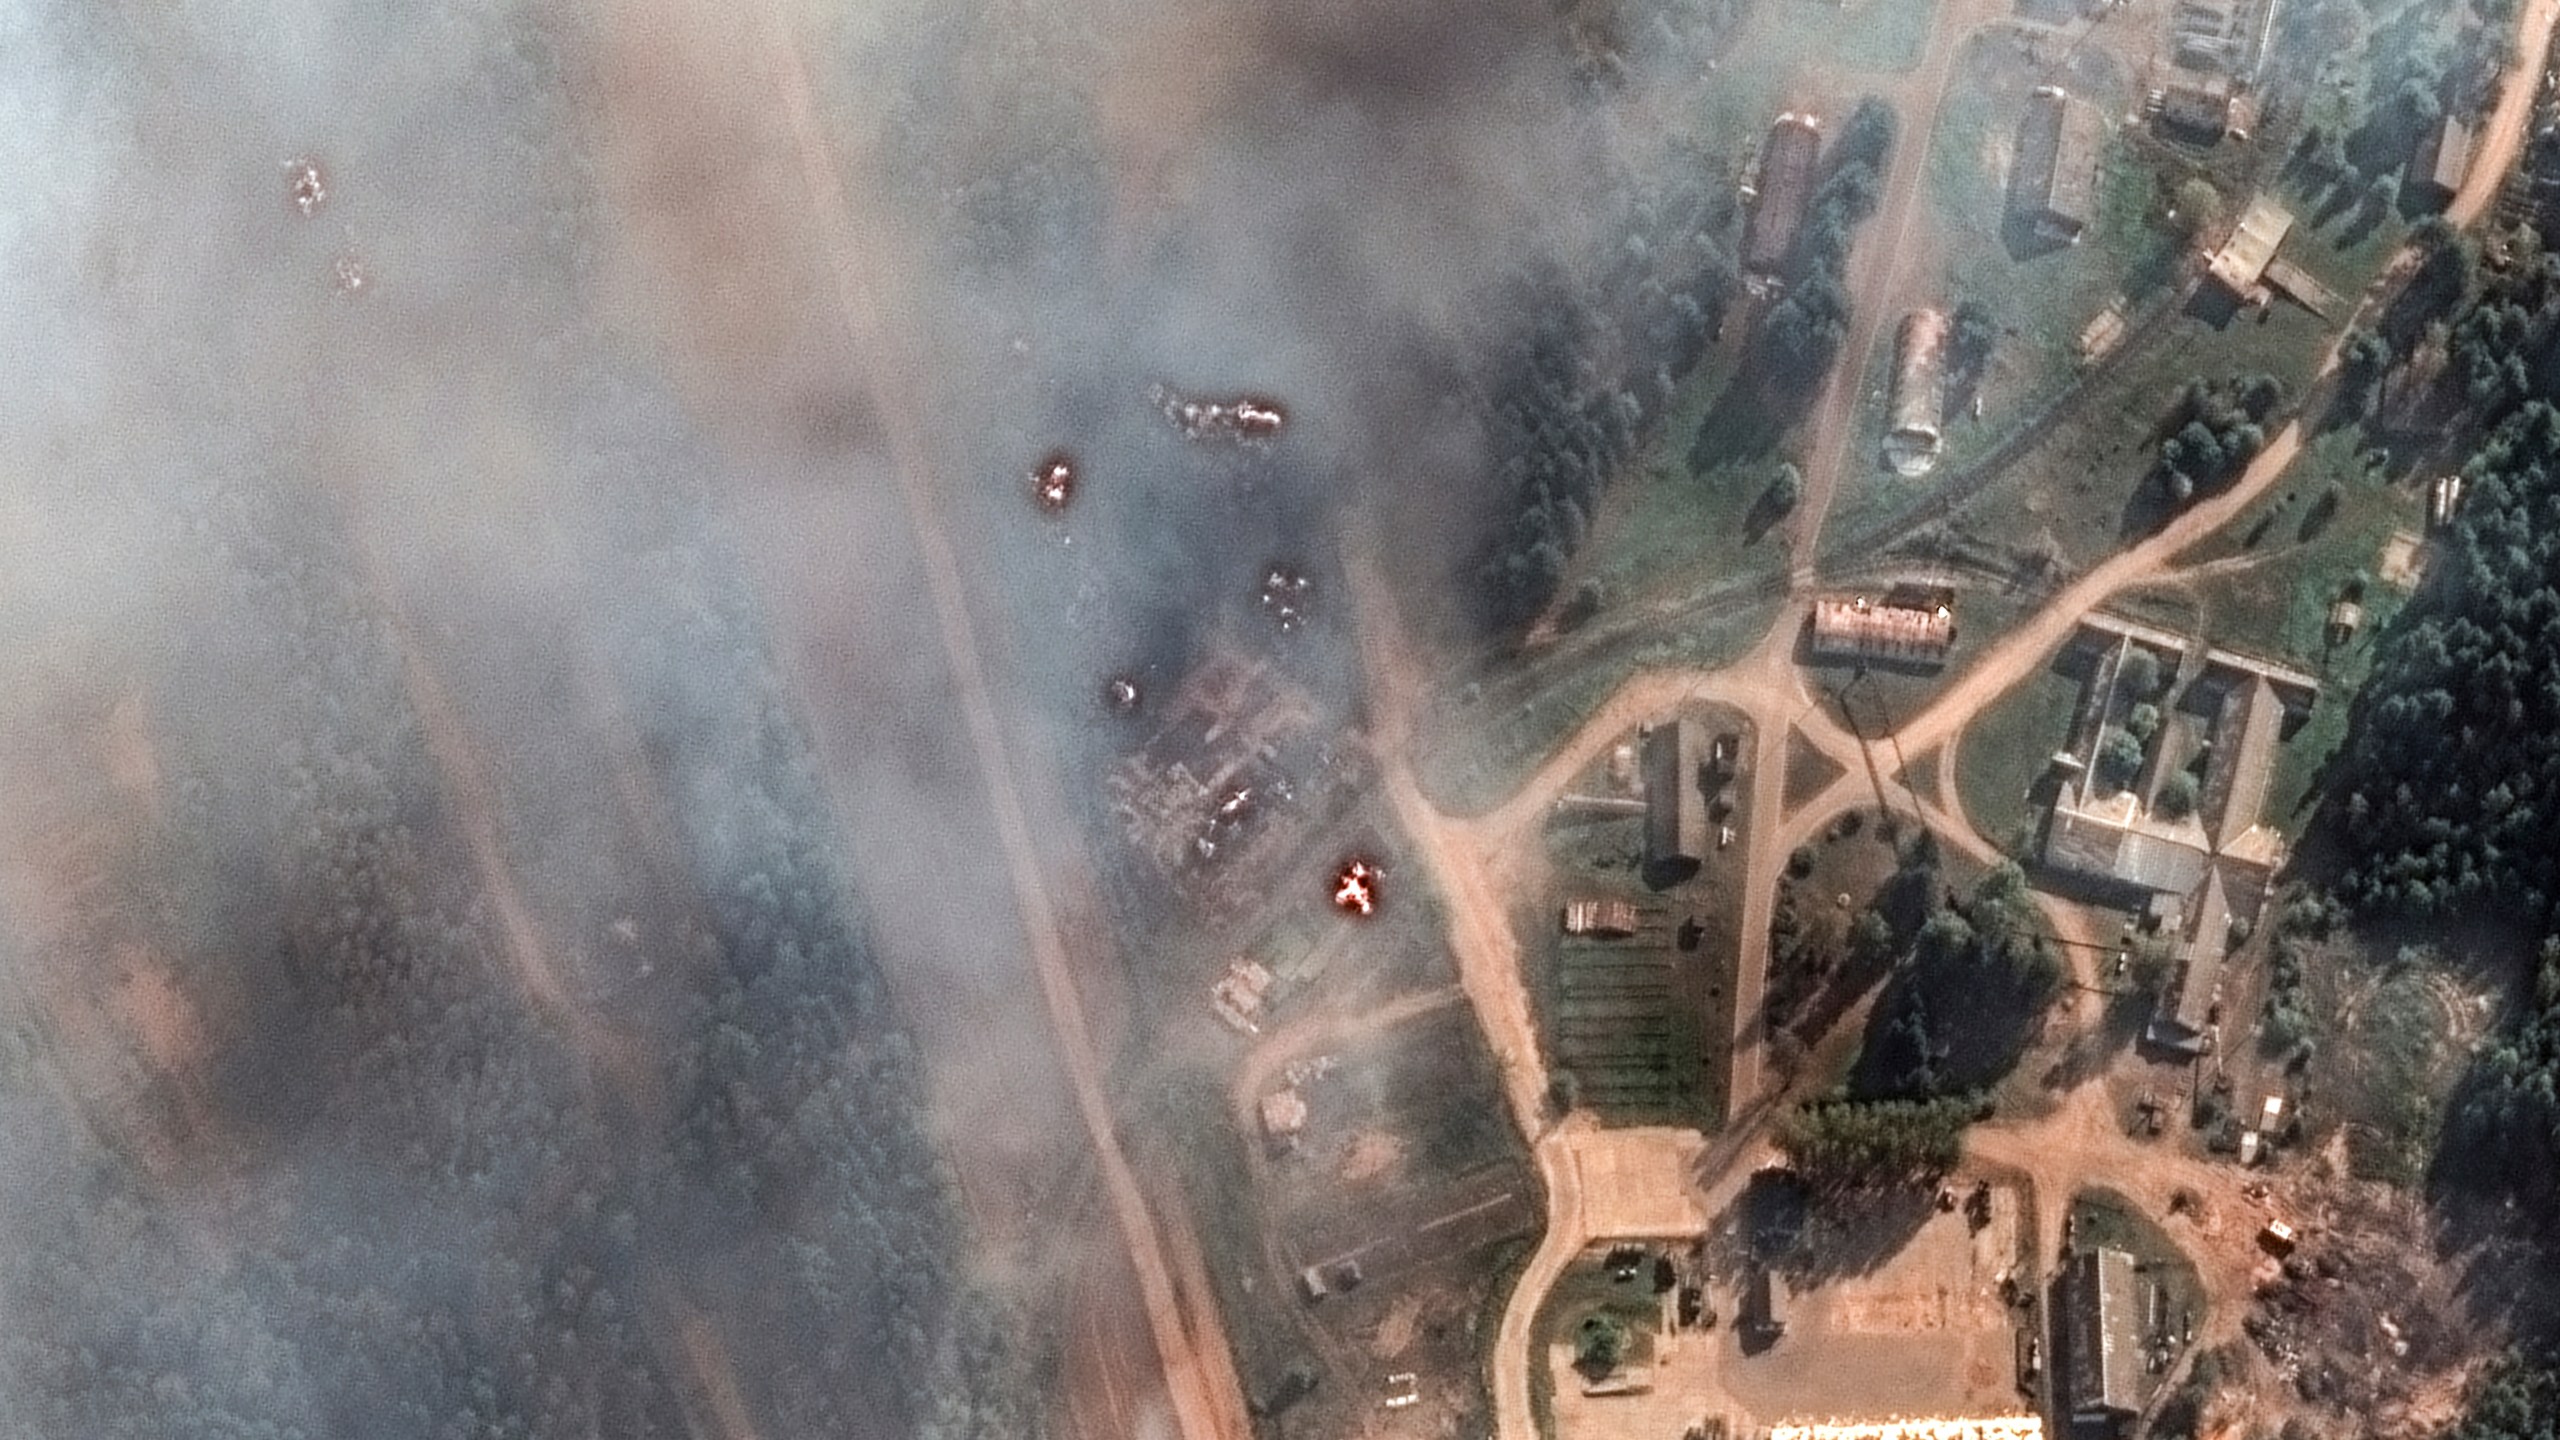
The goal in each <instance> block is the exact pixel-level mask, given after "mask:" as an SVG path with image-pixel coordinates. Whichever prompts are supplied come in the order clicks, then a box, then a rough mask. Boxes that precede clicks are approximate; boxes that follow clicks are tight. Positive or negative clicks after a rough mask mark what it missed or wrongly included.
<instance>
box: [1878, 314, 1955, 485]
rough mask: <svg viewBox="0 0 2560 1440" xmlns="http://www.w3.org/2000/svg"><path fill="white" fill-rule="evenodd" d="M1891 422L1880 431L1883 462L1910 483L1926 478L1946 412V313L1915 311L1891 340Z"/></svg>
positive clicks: (1933, 462)
mask: <svg viewBox="0 0 2560 1440" xmlns="http://www.w3.org/2000/svg"><path fill="white" fill-rule="evenodd" d="M1891 411H1892V417H1891V423H1890V425H1889V426H1888V428H1887V429H1886V431H1885V437H1884V458H1885V463H1887V464H1889V465H1891V466H1892V467H1893V473H1895V474H1897V475H1900V476H1902V477H1904V478H1905V479H1910V478H1913V477H1917V476H1921V475H1926V474H1928V473H1929V470H1930V468H1931V467H1933V466H1935V465H1936V464H1937V463H1938V451H1939V450H1940V449H1941V448H1943V447H1944V445H1945V444H1946V436H1945V434H1944V432H1943V431H1941V430H1940V429H1939V424H1940V422H1941V421H1943V420H1944V419H1945V418H1946V413H1947V312H1946V311H1944V310H1914V311H1912V312H1911V313H1910V314H1908V315H1905V316H1903V317H1902V328H1901V330H1900V331H1899V332H1898V333H1897V334H1896V335H1895V337H1894V346H1893V399H1892V405H1891Z"/></svg>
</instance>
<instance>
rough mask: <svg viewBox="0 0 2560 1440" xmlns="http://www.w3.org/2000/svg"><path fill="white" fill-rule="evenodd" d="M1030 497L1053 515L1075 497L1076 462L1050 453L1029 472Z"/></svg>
mask: <svg viewBox="0 0 2560 1440" xmlns="http://www.w3.org/2000/svg"><path fill="white" fill-rule="evenodd" d="M1031 498H1032V499H1033V500H1035V501H1038V502H1039V505H1040V508H1041V509H1043V510H1046V511H1048V512H1049V513H1050V514H1052V515H1055V514H1057V513H1058V512H1059V511H1061V510H1064V509H1066V508H1067V502H1068V501H1070V500H1073V499H1074V498H1076V462H1075V461H1073V460H1071V459H1069V458H1067V457H1066V456H1065V455H1063V454H1060V455H1052V456H1050V457H1049V458H1048V459H1046V460H1043V461H1041V462H1040V465H1039V468H1037V469H1035V470H1033V471H1032V472H1031Z"/></svg>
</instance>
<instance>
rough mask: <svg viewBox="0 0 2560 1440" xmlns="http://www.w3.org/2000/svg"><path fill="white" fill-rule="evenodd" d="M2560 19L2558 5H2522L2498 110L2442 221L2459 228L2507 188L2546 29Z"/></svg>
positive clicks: (2550, 0)
mask: <svg viewBox="0 0 2560 1440" xmlns="http://www.w3.org/2000/svg"><path fill="white" fill-rule="evenodd" d="M2554 19H2560V0H2526V4H2525V7H2524V14H2523V15H2522V16H2520V17H2518V19H2517V22H2516V58H2515V60H2514V61H2513V63H2511V64H2509V65H2508V66H2507V69H2506V74H2505V76H2504V77H2503V78H2502V79H2501V80H2500V81H2499V88H2498V106H2497V108H2496V109H2495V110H2492V111H2490V112H2489V121H2488V124H2487V125H2485V126H2483V127H2482V129H2481V131H2480V133H2479V136H2478V138H2477V139H2475V140H2473V142H2472V146H2471V172H2470V173H2469V174H2467V175H2465V176H2463V177H2462V188H2461V189H2460V190H2459V191H2457V192H2455V194H2454V197H2453V203H2452V204H2450V205H2448V206H2446V207H2445V212H2444V218H2445V219H2446V220H2447V221H2449V222H2451V223H2452V224H2453V225H2454V227H2455V228H2457V229H2459V228H2462V227H2465V226H2468V225H2469V224H2471V222H2473V221H2474V220H2477V219H2479V218H2480V217H2481V216H2482V215H2485V214H2487V213H2488V211H2489V207H2490V205H2492V204H2493V203H2495V202H2496V200H2497V198H2498V192H2499V191H2500V190H2501V189H2503V188H2504V187H2505V185H2506V180H2507V172H2508V171H2510V170H2513V169H2514V168H2515V166H2516V160H2517V158H2518V157H2520V156H2521V155H2523V153H2524V142H2525V131H2526V127H2527V126H2529V125H2530V124H2532V122H2533V101H2534V96H2535V93H2536V92H2537V91H2538V90H2540V89H2541V84H2542V67H2543V64H2544V63H2545V61H2546V60H2547V59H2548V58H2549V56H2550V53H2551V25H2552V22H2553V20H2554Z"/></svg>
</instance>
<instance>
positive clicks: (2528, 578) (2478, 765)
mask: <svg viewBox="0 0 2560 1440" xmlns="http://www.w3.org/2000/svg"><path fill="white" fill-rule="evenodd" d="M2514 240H2515V244H2514V247H2513V250H2512V252H2511V253H2510V254H2509V255H2508V256H2507V257H2506V263H2504V264H2502V265H2497V266H2487V265H2480V264H2478V263H2477V262H2476V261H2475V259H2474V257H2473V256H2472V254H2471V253H2470V252H2469V250H2468V248H2467V246H2466V245H2465V243H2464V242H2462V241H2461V240H2459V239H2458V238H2457V237H2453V236H2451V235H2449V234H2446V233H2444V232H2442V231H2441V230H2438V231H2436V232H2432V233H2429V234H2426V235H2424V236H2422V237H2421V241H2422V244H2424V245H2425V247H2426V250H2427V256H2426V259H2425V261H2424V263H2423V264H2422V266H2421V269H2420V271H2419V274H2418V276H2417V278H2416V280H2415V281H2414V282H2413V284H2412V287H2411V292H2412V293H2409V294H2404V295H2403V296H2402V297H2401V298H2400V301H2399V302H2398V303H2396V304H2395V305H2394V307H2393V309H2392V311H2391V312H2390V313H2389V314H2387V315H2386V318H2385V321H2384V324H2383V326H2382V334H2381V342H2380V343H2378V344H2374V345H2370V346H2367V347H2365V348H2366V351H2367V353H2366V354H2365V355H2363V356H2362V357H2360V358H2361V361H2362V363H2363V364H2364V365H2365V366H2367V367H2368V368H2385V369H2387V371H2388V373H2386V375H2385V377H2384V378H2383V380H2382V384H2381V387H2380V388H2381V390H2382V391H2383V393H2384V394H2385V395H2388V394H2389V393H2390V392H2391V391H2392V389H2393V388H2394V386H2395V384H2397V385H2400V386H2403V387H2406V388H2409V389H2415V390H2419V391H2423V392H2430V393H2428V394H2426V395H2425V396H2424V397H2423V398H2424V400H2425V401H2426V402H2427V403H2429V404H2432V405H2433V407H2434V408H2435V409H2436V410H2437V411H2438V412H2439V413H2445V412H2450V413H2454V414H2458V415H2459V416H2460V426H2461V428H2463V429H2465V430H2468V431H2469V432H2470V433H2472V434H2477V435H2480V436H2482V437H2484V438H2482V439H2481V440H2480V441H2479V443H2478V444H2477V445H2476V446H2475V447H2474V448H2473V449H2472V452H2471V455H2470V458H2469V459H2468V461H2467V462H2465V463H2464V464H2463V465H2462V467H2461V470H2460V474H2461V477H2462V482H2463V490H2462V494H2461V500H2460V504H2459V508H2458V511H2457V513H2456V514H2455V516H2454V517H2453V519H2452V522H2451V523H2450V525H2449V526H2447V527H2446V528H2445V530H2444V531H2443V532H2442V533H2440V534H2439V535H2438V537H2437V540H2436V545H2437V558H2436V559H2435V561H2434V563H2433V564H2432V565H2431V567H2430V569H2429V572H2428V575H2427V579H2426V581H2425V583H2424V585H2423V586H2422V588H2421V589H2420V591H2419V593H2418V594H2417V596H2416V597H2415V598H2414V599H2413V601H2412V602H2411V603H2410V605H2409V606H2408V607H2407V608H2406V609H2405V610H2404V611H2403V612H2402V613H2401V614H2400V616H2398V617H2397V618H2396V619H2395V621H2394V622H2393V624H2392V626H2391V627H2390V628H2389V630H2388V631H2387V632H2386V634H2385V635H2384V636H2383V637H2382V640H2381V642H2380V644H2379V646H2378V653H2377V658H2376V663H2375V669H2374V672H2373V678H2372V680H2371V682H2370V683H2369V684H2368V685H2367V687H2366V688H2365V690H2364V691H2363V693H2362V694H2361V695H2359V697H2358V699H2357V703H2356V710H2355V714H2354V717H2353V719H2354V723H2353V727H2352V730H2351V732H2350V734H2349V737H2348V740H2347V742H2346V744H2345V746H2344V747H2343V748H2342V749H2341V751H2340V752H2339V754H2338V755H2337V756H2336V757H2335V760H2334V769H2335V773H2336V783H2334V784H2333V785H2332V786H2331V787H2330V789H2329V792H2328V794H2327V798H2326V802H2325V803H2326V810H2327V814H2326V816H2325V819H2326V820H2327V822H2328V823H2329V824H2330V825H2332V826H2334V833H2335V834H2337V835H2338V836H2339V838H2340V840H2341V842H2342V843H2340V844H2339V846H2338V847H2337V853H2338V855H2339V857H2340V859H2339V861H2338V868H2337V872H2336V875H2335V877H2334V889H2335V891H2336V894H2337V895H2338V897H2339V899H2340V900H2341V901H2342V902H2344V903H2345V904H2346V905H2347V906H2348V907H2349V908H2350V909H2351V910H2352V911H2353V912H2355V913H2356V914H2357V915H2359V916H2360V917H2362V918H2363V919H2365V920H2366V921H2367V922H2369V923H2380V924H2394V923H2421V924H2434V925H2441V924H2443V923H2445V922H2447V921H2450V920H2456V919H2461V920H2467V921H2476V922H2486V923H2489V924H2491V925H2494V926H2495V927H2497V928H2498V929H2499V930H2500V931H2502V932H2505V933H2506V934H2508V935H2509V937H2510V938H2509V940H2507V941H2505V942H2502V943H2512V944H2516V945H2517V946H2518V948H2519V949H2520V950H2521V951H2522V952H2523V953H2524V954H2526V955H2528V956H2530V957H2532V958H2531V960H2530V962H2529V965H2528V967H2527V968H2528V973H2527V974H2526V975H2525V976H2524V977H2523V984H2522V985H2521V1003H2520V1004H2519V1006H2518V1007H2517V1010H2516V1013H2515V1015H2514V1018H2513V1020H2512V1022H2511V1024H2510V1025H2509V1026H2508V1028H2507V1029H2506V1030H2505V1031H2504V1032H2503V1033H2501V1034H2499V1035H2497V1036H2495V1037H2493V1038H2491V1039H2490V1040H2489V1041H2488V1042H2487V1043H2486V1044H2485V1046H2484V1048H2483V1050H2482V1052H2481V1053H2480V1054H2479V1055H2478V1057H2477V1058H2476V1059H2475V1062H2474V1065H2473V1068H2472V1071H2471V1073H2470V1074H2469V1076H2468V1077H2467V1078H2466V1079H2465V1081H2464V1083H2463V1084H2462V1085H2461V1086H2460V1087H2459V1089H2458V1091H2457V1094H2456V1097H2455V1102H2454V1109H2453V1113H2452V1115H2451V1116H2450V1117H2449V1120H2448V1123H2447V1125H2446V1130H2445V1144H2444V1149H2443V1151H2442V1152H2441V1156H2442V1157H2453V1156H2462V1157H2467V1158H2466V1159H2465V1160H2464V1161H2463V1163H2461V1164H2459V1165H2454V1166H2450V1167H2449V1169H2448V1176H2447V1178H2449V1179H2454V1180H2457V1181H2460V1182H2462V1183H2481V1182H2485V1183H2488V1184H2491V1185H2495V1186H2500V1187H2508V1188H2511V1189H2512V1190H2513V1191H2514V1192H2517V1193H2519V1194H2520V1195H2521V1196H2523V1197H2524V1198H2528V1199H2531V1200H2533V1201H2534V1202H2535V1203H2536V1204H2537V1205H2538V1206H2547V1205H2548V1204H2549V1203H2550V1202H2551V1201H2552V1199H2553V1198H2554V1197H2555V1195H2560V908H2555V907H2556V906H2560V851H2555V850H2554V848H2553V847H2552V846H2551V844H2550V840H2549V829H2550V825H2551V823H2552V818H2553V813H2554V812H2553V806H2554V804H2555V803H2560V802H2556V801H2555V786H2560V589H2555V582H2556V581H2560V409H2555V408H2554V406H2553V403H2552V402H2553V399H2554V397H2555V396H2560V367H2556V366H2555V363H2554V361H2555V334H2560V262H2555V260H2554V259H2553V257H2551V256H2550V255H2548V254H2547V253H2545V252H2544V251H2543V250H2542V249H2541V247H2540V245H2539V244H2538V243H2537V241H2536V239H2535V237H2533V236H2532V235H2531V234H2529V233H2520V234H2518V235H2517V236H2515V237H2514ZM2431 350H2432V351H2433V352H2434V353H2433V355H2432V356H2431V355H2430V351H2431ZM2448 362H2449V363H2448ZM2412 408H2413V409H2419V408H2423V407H2422V406H2418V405H2415V404H2413V406H2412ZM2518 930H2521V931H2522V932H2523V933H2522V935H2520V936H2518V935H2516V934H2515V933H2514V932H2516V931H2518ZM2482 1157H2488V1158H2482ZM2484 1170H2485V1171H2486V1172H2488V1173H2485V1174H2484V1173H2481V1172H2483V1171H2484ZM2554 1393H2555V1391H2554V1382H2553V1380H2552V1379H2551V1377H2550V1375H2549V1374H2548V1373H2544V1372H2542V1371H2539V1370H2537V1369H2535V1368H2534V1367H2533V1366H2530V1365H2528V1366H2526V1367H2524V1368H2522V1369H2519V1370H2517V1371H2515V1372H2513V1373H2510V1374H2509V1375H2507V1376H2505V1377H2504V1378H2501V1379H2498V1380H2495V1381H2493V1382H2492V1383H2490V1384H2489V1385H2488V1386H2487V1387H2486V1388H2485V1389H2484V1390H2483V1391H2482V1393H2481V1395H2480V1397H2479V1401H2478V1406H2477V1409H2476V1410H2475V1414H2474V1416H2473V1418H2472V1420H2471V1421H2470V1422H2469V1424H2468V1426H2467V1427H2466V1428H2465V1430H2464V1431H2462V1432H2460V1433H2462V1434H2464V1435H2466V1436H2469V1437H2479V1440H2487V1437H2504V1436H2515V1437H2524V1436H2544V1435H2550V1434H2552V1433H2554V1432H2555V1429H2560V1411H2556V1410H2555V1406H2554V1404H2553V1396H2554Z"/></svg>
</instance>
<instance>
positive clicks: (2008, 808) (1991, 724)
mask: <svg viewBox="0 0 2560 1440" xmlns="http://www.w3.org/2000/svg"><path fill="white" fill-rule="evenodd" d="M2079 703H2080V681H2079V680H2078V678H2076V677H2074V676H2071V675H2066V674H2063V673H2062V672H2060V671H2058V670H2056V669H2055V668H2054V667H2053V666H2052V665H2051V664H2050V663H2048V664H2045V665H2042V666H2039V667H2037V669H2036V672H2035V673H2034V674H2033V675H2031V676H2029V677H2028V678H2027V679H2026V680H2025V681H2024V682H2023V683H2021V684H2020V685H2019V686H2018V687H2017V688H2016V689H2014V690H2011V691H2010V692H2009V693H2008V694H2006V695H2003V696H2001V697H2000V700H1999V702H1998V703H1997V704H1994V705H1992V706H1991V707H1990V708H1988V709H1986V710H1984V711H1983V712H1982V713H1981V714H1979V715H1977V716H1976V717H1974V721H1973V724H1971V725H1970V726H1967V727H1966V729H1965V732H1964V734H1963V735H1962V736H1960V737H1958V740H1957V741H1956V745H1957V749H1956V790H1957V793H1958V794H1959V795H1960V796H1961V798H1962V799H1963V800H1964V808H1965V813H1966V815H1967V816H1968V817H1969V818H1971V819H1972V821H1973V825H1974V828H1975V829H1977V830H1979V831H1981V832H1982V834H1983V835H1984V836H1985V837H1986V838H1988V839H1989V840H1991V841H1992V843H1994V844H1996V845H2000V846H2002V847H2003V848H2006V849H2009V850H2011V851H2012V852H2013V853H2015V852H2022V851H2023V850H2024V849H2025V837H2027V836H2029V835H2031V834H2032V833H2033V832H2034V828H2035V822H2036V806H2035V804H2034V803H2033V802H2032V801H2030V799H2029V798H2028V793H2027V792H2028V789H2029V787H2030V786H2032V785H2034V784H2035V782H2036V781H2037V780H2038V779H2039V778H2040V777H2042V776H2043V774H2044V772H2045V767H2046V765H2047V763H2048V762H2049V761H2050V760H2051V759H2052V757H2053V752H2054V751H2056V750H2059V749H2061V748H2062V745H2063V742H2064V741H2065V740H2066V739H2068V738H2069V732H2070V728H2071V714H2072V711H2073V709H2074V707H2076V706H2077V705H2078V704H2079Z"/></svg>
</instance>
